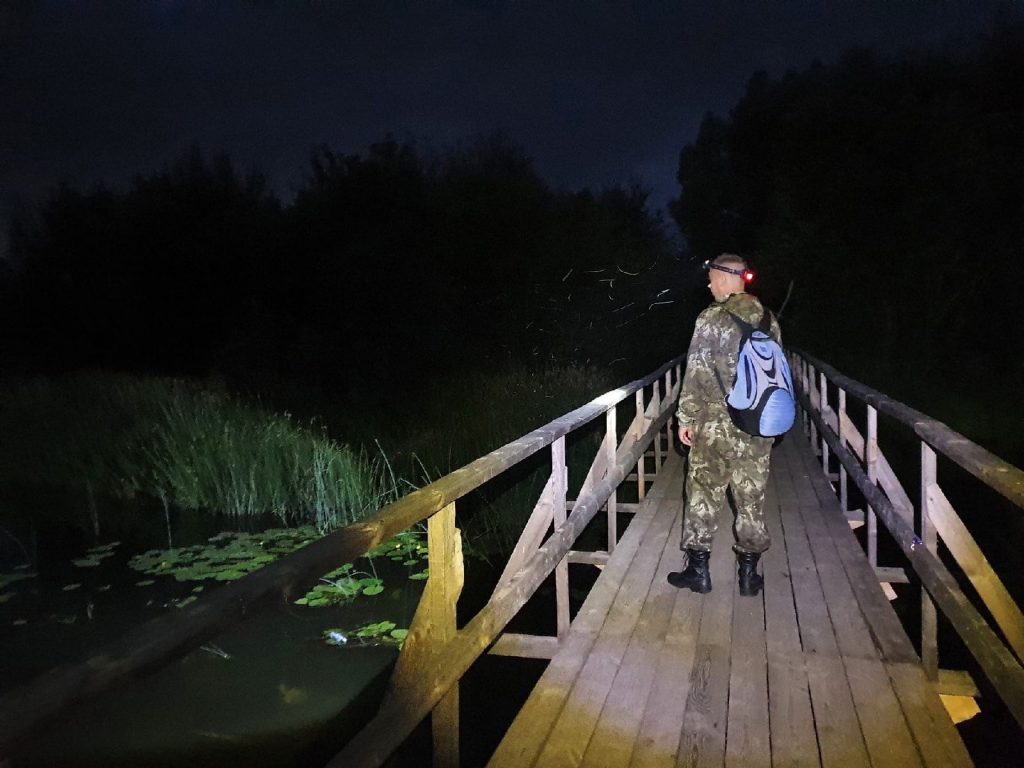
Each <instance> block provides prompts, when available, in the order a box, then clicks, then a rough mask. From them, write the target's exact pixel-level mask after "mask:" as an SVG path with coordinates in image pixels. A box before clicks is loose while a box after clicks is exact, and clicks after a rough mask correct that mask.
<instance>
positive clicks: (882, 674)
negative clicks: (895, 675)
mask: <svg viewBox="0 0 1024 768" xmlns="http://www.w3.org/2000/svg"><path fill="white" fill-rule="evenodd" d="M843 666H844V667H845V670H846V678H847V680H849V683H850V691H851V693H852V695H853V702H854V707H855V708H856V710H857V718H858V720H859V721H860V730H861V733H862V735H863V737H864V742H865V744H866V745H867V750H868V755H869V756H870V758H871V765H872V767H873V768H913V767H914V766H921V765H922V763H921V757H920V755H919V754H918V751H917V746H916V745H915V743H914V737H913V736H912V735H911V733H910V726H909V725H908V724H907V721H906V719H905V718H904V716H903V710H902V709H901V708H900V703H899V700H898V699H897V698H896V693H895V692H894V691H893V689H892V683H891V682H890V680H889V675H888V674H887V673H886V671H885V666H884V665H883V664H882V662H881V661H879V660H878V658H877V657H876V658H873V659H864V658H850V657H845V658H844V659H843Z"/></svg>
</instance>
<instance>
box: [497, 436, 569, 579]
mask: <svg viewBox="0 0 1024 768" xmlns="http://www.w3.org/2000/svg"><path fill="white" fill-rule="evenodd" d="M559 439H561V438H559ZM554 517H555V478H554V473H552V474H551V475H548V481H547V483H545V484H544V490H543V491H541V494H540V499H539V500H538V501H537V504H536V506H535V507H534V508H533V512H531V513H530V518H529V519H528V520H527V521H526V525H525V526H524V527H523V532H522V533H521V534H520V535H519V541H517V542H516V545H515V547H514V548H513V549H512V554H511V555H509V558H508V562H507V563H506V564H505V568H504V570H503V571H502V572H501V576H500V577H498V584H497V586H495V588H494V589H495V591H497V590H498V589H500V588H501V587H503V586H504V585H505V584H507V583H508V582H510V581H511V580H512V577H513V576H515V575H516V574H517V573H519V570H520V569H521V568H522V567H523V563H525V562H526V561H527V560H528V559H529V558H530V556H531V555H533V553H534V552H536V551H537V548H538V547H540V544H541V542H542V541H544V537H545V536H546V535H547V533H548V529H550V528H551V523H552V521H553V520H554Z"/></svg>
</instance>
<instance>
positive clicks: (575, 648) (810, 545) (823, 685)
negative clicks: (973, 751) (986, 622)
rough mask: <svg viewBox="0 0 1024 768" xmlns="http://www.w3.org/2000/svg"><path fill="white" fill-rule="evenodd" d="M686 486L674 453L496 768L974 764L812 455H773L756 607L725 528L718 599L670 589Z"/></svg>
mask: <svg viewBox="0 0 1024 768" xmlns="http://www.w3.org/2000/svg"><path fill="white" fill-rule="evenodd" d="M683 473H684V464H683V462H682V460H681V459H679V458H678V457H677V456H675V455H674V454H672V453H671V452H670V455H669V458H668V460H667V461H666V464H665V465H664V466H663V467H662V470H661V471H660V472H659V474H658V477H657V480H656V482H655V483H654V485H653V486H652V487H651V489H650V491H649V492H648V495H647V497H646V500H645V501H644V502H643V503H642V504H641V506H640V508H639V510H638V512H637V514H636V516H635V518H634V519H633V520H632V522H631V524H630V525H629V526H628V528H627V529H626V531H625V533H624V534H623V536H622V538H621V539H620V541H619V543H618V545H617V547H616V548H615V551H614V552H613V554H612V556H611V557H610V559H609V561H608V563H607V566H606V567H605V569H604V570H603V572H602V574H601V576H600V577H599V579H598V580H597V582H596V584H595V586H594V588H593V590H592V591H591V593H590V595H589V597H588V598H587V599H586V601H585V603H584V604H583V606H582V607H581V609H580V611H579V613H578V615H577V616H576V617H575V619H574V621H573V623H572V625H571V628H570V630H569V633H568V635H567V636H566V637H565V639H564V640H563V641H562V643H561V644H560V647H559V649H558V652H557V654H556V655H555V656H554V658H553V659H552V660H551V662H550V664H549V666H548V668H547V669H546V671H545V672H544V674H543V676H542V677H541V678H540V680H539V681H538V683H537V685H536V687H535V688H534V690H533V692H532V693H531V695H530V697H529V699H528V700H527V702H526V703H525V705H524V707H523V708H522V710H521V711H520V713H519V715H518V716H517V718H516V719H515V721H514V722H513V724H512V725H511V727H510V728H509V730H508V732H507V734H506V736H505V738H504V739H503V741H502V742H501V744H500V745H499V747H498V749H497V750H496V752H495V754H494V755H493V757H492V758H491V760H490V762H489V764H488V765H489V766H490V767H491V768H527V767H528V766H545V767H547V766H550V767H551V768H568V767H569V766H587V767H588V768H589V767H595V766H604V767H606V768H612V767H613V766H614V767H619V768H626V767H627V766H629V767H632V768H649V767H651V768H653V767H654V766H658V767H659V768H660V767H664V768H675V766H722V765H726V766H744V768H747V767H748V766H749V767H751V768H753V767H755V766H764V768H769V766H828V767H832V766H836V767H839V766H843V767H844V768H849V767H850V766H874V768H882V767H884V766H894V767H895V766H899V768H906V767H908V766H965V765H970V764H971V760H970V758H969V756H968V754H967V751H966V749H965V747H964V745H963V742H962V741H961V739H960V737H959V734H958V733H957V731H956V728H955V727H954V726H953V724H952V722H951V721H950V719H949V717H948V715H947V714H946V711H945V709H944V708H943V706H942V703H941V701H940V699H939V696H938V694H937V693H936V692H935V689H934V687H933V686H932V685H931V684H930V683H929V682H928V681H927V680H926V678H925V675H924V671H923V668H922V667H921V664H920V660H919V658H918V656H917V654H916V652H915V651H914V648H913V646H912V644H911V642H910V640H909V638H908V637H907V635H906V632H905V631H904V630H903V628H902V626H901V625H900V623H899V621H898V619H897V617H896V614H895V612H894V611H893V609H892V607H891V605H890V604H889V602H888V601H887V600H886V598H885V596H884V594H883V592H882V590H881V588H880V587H879V583H878V578H877V576H876V575H875V573H874V572H873V570H872V568H871V566H870V565H869V563H868V561H867V559H866V557H865V556H864V554H863V551H862V549H861V547H860V545H859V544H858V542H857V540H856V538H855V536H854V533H853V532H852V531H851V529H850V527H849V525H848V523H847V522H846V519H845V517H844V515H843V514H842V512H841V511H840V509H839V503H838V501H837V499H836V497H835V495H834V493H833V491H832V489H831V487H830V485H829V483H828V481H827V480H826V479H825V477H824V475H823V474H822V472H821V468H820V465H819V464H816V463H815V459H814V457H813V455H812V454H811V449H810V447H809V446H808V445H807V444H806V443H805V442H803V441H801V440H799V439H798V437H797V436H791V438H790V439H789V440H787V441H785V443H783V444H782V445H781V446H779V447H778V448H777V449H776V450H775V451H774V452H773V457H772V473H771V481H770V487H769V491H768V496H767V502H766V517H767V521H768V526H769V530H770V532H771V535H772V539H773V545H772V547H771V549H769V550H768V552H767V553H766V554H765V555H764V557H763V558H762V561H761V564H762V568H763V572H764V575H765V590H764V592H763V594H762V595H761V596H759V597H757V598H749V597H741V596H739V594H738V592H737V590H736V574H735V560H734V556H733V553H732V551H731V549H730V547H731V543H732V531H731V518H728V519H727V518H726V517H725V516H726V515H728V514H729V513H728V511H726V512H724V513H723V519H722V524H721V525H720V526H719V531H718V535H717V538H716V541H715V546H714V552H713V554H712V558H711V569H712V581H713V585H714V588H713V590H712V591H711V592H710V593H709V594H707V595H704V596H702V595H696V594H693V593H692V592H690V591H688V590H676V589H674V588H672V587H671V586H670V585H668V584H667V583H666V581H665V576H666V574H667V573H668V572H669V571H671V570H676V569H678V567H679V565H680V553H679V550H678V541H679V528H680V517H681V515H680V513H681V507H682V502H681V494H682V486H683Z"/></svg>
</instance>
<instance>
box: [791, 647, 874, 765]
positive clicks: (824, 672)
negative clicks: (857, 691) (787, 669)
mask: <svg viewBox="0 0 1024 768" xmlns="http://www.w3.org/2000/svg"><path fill="white" fill-rule="evenodd" d="M804 662H805V664H806V665H807V681H808V685H809V687H810V691H811V705H812V707H813V709H814V726H815V729H816V731H817V734H818V746H819V748H820V750H821V764H822V766H823V768H848V766H855V765H870V763H869V761H868V753H867V748H866V747H865V745H864V738H863V736H862V735H861V731H860V725H859V723H858V720H857V711H856V709H855V708H854V704H853V697H852V694H851V692H850V688H849V685H848V683H847V678H846V671H845V668H844V667H843V662H842V660H840V659H839V658H837V657H835V656H824V655H819V654H816V653H808V654H806V655H805V656H804Z"/></svg>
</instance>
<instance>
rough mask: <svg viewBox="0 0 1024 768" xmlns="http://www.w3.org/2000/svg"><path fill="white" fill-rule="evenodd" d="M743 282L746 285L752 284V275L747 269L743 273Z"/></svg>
mask: <svg viewBox="0 0 1024 768" xmlns="http://www.w3.org/2000/svg"><path fill="white" fill-rule="evenodd" d="M743 282H744V283H747V284H750V283H752V282H754V273H753V272H751V271H750V270H749V269H746V270H744V271H743Z"/></svg>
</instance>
